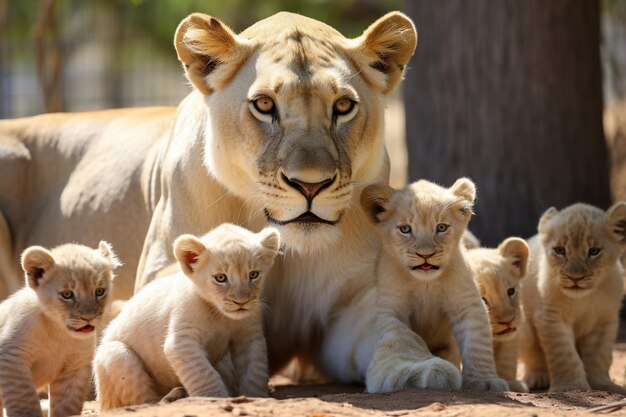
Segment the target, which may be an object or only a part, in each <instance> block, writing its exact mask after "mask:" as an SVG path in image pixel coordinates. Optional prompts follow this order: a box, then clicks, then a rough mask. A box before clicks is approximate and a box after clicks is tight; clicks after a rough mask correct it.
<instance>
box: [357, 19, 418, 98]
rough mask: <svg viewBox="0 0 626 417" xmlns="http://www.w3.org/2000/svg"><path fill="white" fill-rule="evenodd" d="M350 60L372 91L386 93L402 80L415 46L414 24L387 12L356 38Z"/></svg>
mask: <svg viewBox="0 0 626 417" xmlns="http://www.w3.org/2000/svg"><path fill="white" fill-rule="evenodd" d="M355 43H356V46H355V47H354V48H353V49H352V52H353V57H352V58H353V61H354V64H355V65H356V66H357V68H358V70H359V71H360V73H361V74H362V75H363V77H364V78H365V79H366V81H367V82H368V83H370V84H371V85H372V86H373V87H374V88H376V89H377V90H379V91H380V92H381V93H383V94H387V93H389V92H390V91H391V90H393V89H394V88H395V87H396V86H397V85H398V83H399V82H400V81H401V80H402V77H403V75H404V69H405V67H406V64H407V63H408V62H409V59H411V56H413V53H414V52H415V47H416V46H417V31H416V30H415V25H414V24H413V21H412V20H411V19H410V18H409V17H408V16H406V15H405V14H403V13H400V12H391V13H387V14H386V15H384V16H383V17H381V18H380V19H378V20H377V21H375V22H374V23H372V24H371V25H370V27H368V28H367V29H366V30H365V31H364V32H363V34H362V35H361V36H359V37H358V38H356V39H355Z"/></svg>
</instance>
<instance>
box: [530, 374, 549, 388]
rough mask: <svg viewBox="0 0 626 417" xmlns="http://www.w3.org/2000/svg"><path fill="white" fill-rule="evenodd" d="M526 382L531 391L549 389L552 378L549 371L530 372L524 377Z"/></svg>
mask: <svg viewBox="0 0 626 417" xmlns="http://www.w3.org/2000/svg"><path fill="white" fill-rule="evenodd" d="M524 382H525V383H526V386H527V387H528V389H531V390H539V389H548V387H549V386H550V376H549V375H548V371H530V372H526V374H525V375H524Z"/></svg>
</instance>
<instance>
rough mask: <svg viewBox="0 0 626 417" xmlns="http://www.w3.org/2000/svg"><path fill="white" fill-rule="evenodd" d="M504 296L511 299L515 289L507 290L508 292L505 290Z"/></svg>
mask: <svg viewBox="0 0 626 417" xmlns="http://www.w3.org/2000/svg"><path fill="white" fill-rule="evenodd" d="M506 295H508V296H509V297H513V296H514V295H515V288H509V289H508V290H506Z"/></svg>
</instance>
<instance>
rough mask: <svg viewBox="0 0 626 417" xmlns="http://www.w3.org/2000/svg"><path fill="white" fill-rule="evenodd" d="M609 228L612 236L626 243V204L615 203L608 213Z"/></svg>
mask: <svg viewBox="0 0 626 417" xmlns="http://www.w3.org/2000/svg"><path fill="white" fill-rule="evenodd" d="M606 217H607V226H608V228H609V232H610V233H611V235H612V236H613V237H614V238H615V239H616V240H617V241H618V242H620V243H626V202H623V201H622V202H619V203H615V204H614V205H613V206H611V208H609V209H608V210H607V211H606Z"/></svg>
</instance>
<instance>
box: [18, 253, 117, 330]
mask: <svg viewBox="0 0 626 417" xmlns="http://www.w3.org/2000/svg"><path fill="white" fill-rule="evenodd" d="M120 265H121V263H120V262H119V261H118V260H117V258H116V256H115V254H114V253H113V250H112V249H111V246H110V245H109V244H108V243H106V242H104V241H102V242H100V245H99V247H98V249H91V248H89V247H87V246H83V245H77V244H66V245H62V246H58V247H56V248H54V249H52V250H48V249H46V248H43V247H41V246H31V247H29V248H28V249H26V250H25V251H24V253H23V254H22V268H23V270H24V272H25V275H26V284H27V285H28V286H29V287H30V288H32V289H33V290H34V291H35V292H36V293H37V297H38V298H39V302H40V304H41V308H42V311H43V312H44V314H46V315H47V316H48V317H50V318H51V319H52V320H54V321H55V322H57V323H59V324H60V325H62V327H64V328H65V329H66V330H67V332H68V333H69V334H70V335H72V336H73V337H77V338H85V337H93V335H94V334H95V333H94V330H95V328H96V327H98V325H99V323H100V320H101V318H102V314H103V312H104V309H105V307H106V305H107V301H108V299H109V293H110V292H111V287H112V281H113V270H114V269H115V268H117V267H118V266H120Z"/></svg>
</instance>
